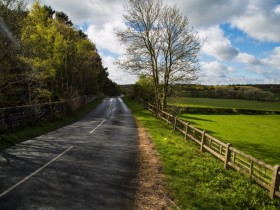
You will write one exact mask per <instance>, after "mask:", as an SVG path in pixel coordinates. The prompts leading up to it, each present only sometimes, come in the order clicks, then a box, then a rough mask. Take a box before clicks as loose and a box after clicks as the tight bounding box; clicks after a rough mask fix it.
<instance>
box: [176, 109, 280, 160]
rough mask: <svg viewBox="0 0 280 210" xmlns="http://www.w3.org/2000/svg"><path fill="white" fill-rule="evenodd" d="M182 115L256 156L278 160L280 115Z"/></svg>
mask: <svg viewBox="0 0 280 210" xmlns="http://www.w3.org/2000/svg"><path fill="white" fill-rule="evenodd" d="M181 118H182V119H183V120H185V121H189V122H190V123H191V124H193V125H195V127H198V128H200V129H202V130H206V131H207V133H209V134H211V135H212V136H214V137H216V138H218V139H219V140H221V141H223V142H225V143H231V144H232V145H233V146H234V147H236V148H238V149H240V150H242V151H243V152H245V153H247V154H250V155H252V156H254V157H256V158H258V159H259V160H262V161H265V162H267V163H269V164H280V136H279V131H280V115H198V114H183V115H182V116H181Z"/></svg>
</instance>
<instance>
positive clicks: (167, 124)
mask: <svg viewBox="0 0 280 210" xmlns="http://www.w3.org/2000/svg"><path fill="white" fill-rule="evenodd" d="M167 116H168V117H167V125H168V124H169V122H170V120H169V119H170V114H169V113H167Z"/></svg>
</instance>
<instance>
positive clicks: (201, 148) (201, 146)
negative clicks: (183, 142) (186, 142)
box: [200, 130, 206, 152]
mask: <svg viewBox="0 0 280 210" xmlns="http://www.w3.org/2000/svg"><path fill="white" fill-rule="evenodd" d="M205 132H206V131H205V130H204V131H203V132H202V136H201V144H200V151H201V152H203V151H204V149H203V145H204V143H205Z"/></svg>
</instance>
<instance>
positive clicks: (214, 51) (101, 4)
mask: <svg viewBox="0 0 280 210" xmlns="http://www.w3.org/2000/svg"><path fill="white" fill-rule="evenodd" d="M163 1H164V2H166V3H167V4H169V5H174V4H175V5H177V7H178V8H180V11H181V12H182V14H183V15H185V16H187V17H188V19H189V22H190V26H192V27H194V30H195V31H197V33H198V35H199V37H200V39H201V40H203V42H204V44H203V46H202V48H201V51H200V54H199V65H200V70H199V72H198V76H199V79H198V81H197V83H199V84H204V85H226V84H279V83H280V0H172V1H171V0H163ZM27 2H28V3H33V2H34V1H33V0H27ZM40 3H41V4H42V5H44V4H45V5H48V6H51V7H52V8H53V9H54V10H56V11H63V12H65V13H66V14H67V15H68V16H69V18H70V19H71V20H72V22H73V23H74V24H75V27H77V28H78V29H82V30H83V31H84V32H85V33H86V34H88V37H89V39H90V40H92V41H93V43H95V44H96V46H97V49H98V52H99V54H100V55H101V57H102V61H103V66H104V67H108V71H109V78H110V79H112V80H113V81H114V82H116V83H118V84H134V83H135V82H136V81H137V79H138V77H137V76H136V75H131V74H129V73H127V72H126V71H124V70H122V69H119V68H118V67H117V66H116V65H115V64H114V61H115V59H116V58H118V57H119V56H121V55H122V54H124V47H123V46H121V45H120V43H119V41H118V39H117V37H116V35H115V33H114V30H115V29H116V28H120V27H124V23H123V16H122V15H123V11H124V9H123V8H124V7H123V6H124V5H125V4H126V3H127V0H81V1H77V0H40Z"/></svg>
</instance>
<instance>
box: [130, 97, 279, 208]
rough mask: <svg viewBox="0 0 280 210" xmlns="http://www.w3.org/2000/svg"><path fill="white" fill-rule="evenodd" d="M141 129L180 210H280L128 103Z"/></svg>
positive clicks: (262, 192) (239, 177) (240, 177)
mask: <svg viewBox="0 0 280 210" xmlns="http://www.w3.org/2000/svg"><path fill="white" fill-rule="evenodd" d="M125 102H126V103H127V104H128V106H129V107H130V109H131V110H132V112H133V114H134V116H135V118H136V120H137V121H138V124H139V126H141V127H144V128H146V129H147V131H148V132H149V134H150V136H151V138H152V141H153V143H154V145H155V148H156V150H157V151H158V153H159V155H160V159H161V162H162V165H163V172H164V174H165V178H166V181H167V185H168V189H169V190H170V192H171V193H172V195H173V196H174V197H175V201H176V203H177V204H178V206H179V207H180V208H181V209H215V210H218V209H242V210H243V209H280V200H279V199H274V200H271V199H270V198H269V197H268V191H266V190H264V189H263V188H261V187H260V186H258V185H257V184H256V183H254V182H253V181H252V180H250V179H249V178H247V177H244V176H243V175H241V174H239V173H237V172H235V171H233V170H229V171H226V170H224V169H223V164H222V162H220V161H218V160H217V159H216V158H214V157H213V156H211V155H210V154H209V153H202V152H200V151H199V148H198V146H197V145H195V144H194V143H193V142H191V141H185V140H184V137H183V136H182V135H181V134H179V133H177V132H174V131H173V130H172V128H171V127H170V126H168V125H166V123H164V122H162V121H160V120H159V119H156V118H155V117H154V116H153V115H152V114H151V113H150V112H148V111H146V110H143V108H142V107H140V106H139V105H138V104H136V103H134V102H132V101H130V100H128V99H126V100H125Z"/></svg>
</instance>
